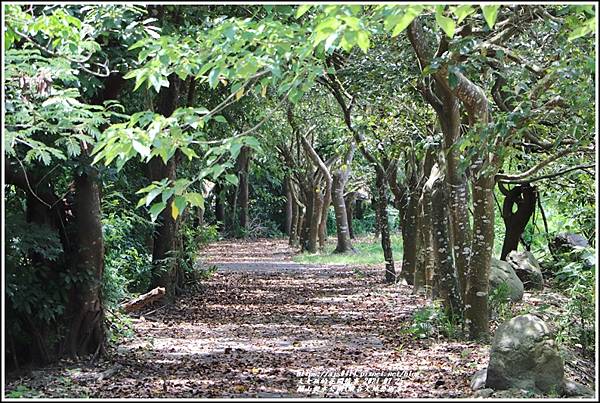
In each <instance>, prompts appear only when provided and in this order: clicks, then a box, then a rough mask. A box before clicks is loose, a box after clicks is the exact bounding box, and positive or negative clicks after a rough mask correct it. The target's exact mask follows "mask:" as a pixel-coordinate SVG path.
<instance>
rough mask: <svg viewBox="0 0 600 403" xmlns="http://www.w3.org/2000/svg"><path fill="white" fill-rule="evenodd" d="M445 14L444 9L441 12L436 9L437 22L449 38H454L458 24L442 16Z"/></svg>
mask: <svg viewBox="0 0 600 403" xmlns="http://www.w3.org/2000/svg"><path fill="white" fill-rule="evenodd" d="M436 8H437V7H436ZM443 12H444V11H443V9H442V10H440V9H439V8H437V9H436V11H435V21H436V22H437V23H438V25H439V26H440V28H442V30H443V31H444V32H445V33H446V35H448V37H449V38H452V37H453V36H454V31H455V30H456V23H455V22H454V20H453V19H452V18H449V17H445V16H444V15H443V14H442V13H443Z"/></svg>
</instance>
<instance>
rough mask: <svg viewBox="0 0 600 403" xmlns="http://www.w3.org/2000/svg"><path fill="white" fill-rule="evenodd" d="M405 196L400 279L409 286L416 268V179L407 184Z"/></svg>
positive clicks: (417, 233)
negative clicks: (406, 199) (406, 198)
mask: <svg viewBox="0 0 600 403" xmlns="http://www.w3.org/2000/svg"><path fill="white" fill-rule="evenodd" d="M408 185H409V187H408V189H407V192H406V195H407V196H408V203H407V205H406V209H405V210H406V211H405V212H404V219H403V220H402V245H403V253H402V271H401V272H400V277H401V278H402V279H404V280H406V282H407V283H408V284H410V285H413V284H414V277H415V270H416V267H417V239H418V237H419V232H418V231H419V229H420V228H419V227H418V226H417V213H418V207H419V197H420V194H419V188H418V181H417V178H416V177H414V176H413V178H411V180H410V182H409V184H408Z"/></svg>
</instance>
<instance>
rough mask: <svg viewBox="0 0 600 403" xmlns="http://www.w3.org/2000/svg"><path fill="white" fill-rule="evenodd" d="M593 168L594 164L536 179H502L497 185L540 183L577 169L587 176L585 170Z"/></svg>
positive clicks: (578, 166) (575, 167)
mask: <svg viewBox="0 0 600 403" xmlns="http://www.w3.org/2000/svg"><path fill="white" fill-rule="evenodd" d="M595 166H596V164H587V165H576V166H573V167H571V168H567V169H563V170H561V171H558V172H554V173H551V174H547V175H541V176H537V177H535V178H531V179H516V180H505V179H502V180H500V182H498V183H499V184H500V183H514V184H525V183H533V182H537V181H541V180H543V179H551V178H555V177H557V176H561V175H564V174H567V173H569V172H572V171H576V170H579V169H580V170H582V171H584V172H586V173H588V174H589V172H588V171H587V170H586V169H588V168H594V167H595Z"/></svg>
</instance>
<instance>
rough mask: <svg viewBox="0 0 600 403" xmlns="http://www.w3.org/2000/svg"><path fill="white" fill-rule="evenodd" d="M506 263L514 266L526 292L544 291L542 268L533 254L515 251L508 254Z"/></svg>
mask: <svg viewBox="0 0 600 403" xmlns="http://www.w3.org/2000/svg"><path fill="white" fill-rule="evenodd" d="M506 261H507V262H508V263H509V264H510V265H511V266H512V268H513V270H514V271H515V273H516V275H517V277H519V279H520V280H521V282H522V283H523V287H525V289H526V290H532V289H533V290H542V289H543V288H544V277H543V276H542V268H541V267H540V264H539V263H538V261H537V260H536V258H535V256H533V253H531V252H529V251H524V252H517V251H516V250H514V251H512V252H510V253H509V254H508V256H507V257H506Z"/></svg>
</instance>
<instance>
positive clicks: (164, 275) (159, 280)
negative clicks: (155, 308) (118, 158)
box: [148, 158, 177, 296]
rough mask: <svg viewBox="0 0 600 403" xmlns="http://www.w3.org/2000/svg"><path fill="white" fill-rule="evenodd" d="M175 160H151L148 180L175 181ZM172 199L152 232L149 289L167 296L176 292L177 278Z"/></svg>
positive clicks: (175, 228) (174, 221) (175, 226)
mask: <svg viewBox="0 0 600 403" xmlns="http://www.w3.org/2000/svg"><path fill="white" fill-rule="evenodd" d="M176 165H177V164H176V161H175V158H172V159H171V160H169V161H168V162H167V164H166V165H165V163H164V162H163V161H162V159H160V158H153V159H151V160H150V162H149V164H148V168H149V170H150V179H151V180H153V181H159V180H161V179H164V178H168V179H170V180H175V167H176ZM171 205H172V199H169V200H168V202H167V206H166V207H165V209H164V210H163V211H162V212H161V213H160V214H159V216H158V220H157V223H158V228H157V230H156V231H155V232H154V236H153V246H152V265H153V266H154V268H153V273H152V281H151V286H150V289H153V288H156V287H164V288H165V289H166V290H167V295H168V296H172V295H174V293H175V292H176V288H177V284H174V283H173V281H174V280H175V279H176V278H177V273H175V270H176V268H177V265H176V264H175V262H174V261H173V259H174V256H173V253H174V252H175V251H176V248H175V245H176V242H175V241H176V233H177V222H176V220H175V219H173V216H172V213H171Z"/></svg>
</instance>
